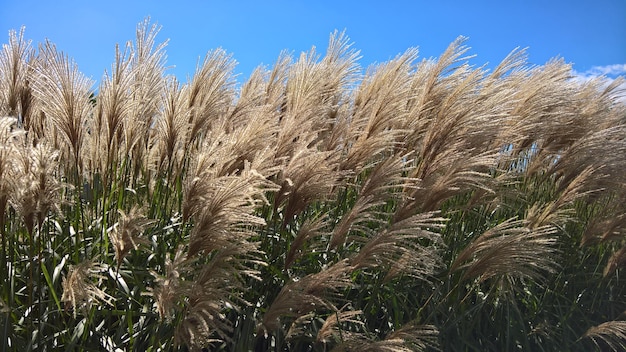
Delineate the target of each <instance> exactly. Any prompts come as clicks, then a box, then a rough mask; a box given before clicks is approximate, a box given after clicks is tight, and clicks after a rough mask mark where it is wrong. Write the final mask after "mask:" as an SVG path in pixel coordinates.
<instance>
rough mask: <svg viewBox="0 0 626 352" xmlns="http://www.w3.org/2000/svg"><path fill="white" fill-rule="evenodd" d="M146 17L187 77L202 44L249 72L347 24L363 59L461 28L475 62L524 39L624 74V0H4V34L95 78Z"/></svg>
mask: <svg viewBox="0 0 626 352" xmlns="http://www.w3.org/2000/svg"><path fill="white" fill-rule="evenodd" d="M146 16H150V17H151V20H152V22H153V23H157V24H159V25H161V26H162V30H161V32H160V34H159V37H158V38H159V39H160V40H161V41H164V40H166V39H169V44H168V47H167V56H168V64H169V65H174V66H176V67H175V68H173V69H171V70H170V71H169V72H170V73H172V74H175V75H177V76H178V77H179V78H180V79H181V80H183V81H186V77H187V76H188V75H191V74H193V72H194V69H195V65H196V63H197V61H198V59H199V58H203V57H204V55H205V54H206V52H207V51H208V50H211V49H214V48H217V47H221V48H223V49H225V50H226V51H228V52H229V53H231V54H232V55H233V57H234V58H235V59H236V60H237V61H238V62H239V64H238V66H237V69H236V72H238V73H241V74H242V77H245V76H247V75H249V74H250V72H251V71H252V70H253V69H254V68H255V67H256V66H258V65H259V64H266V65H271V64H273V62H274V61H275V59H276V58H277V57H278V55H279V53H280V52H281V51H282V50H283V49H286V50H289V51H291V52H293V53H294V54H296V55H297V54H299V53H300V52H302V51H307V50H309V49H310V48H311V46H312V45H315V46H316V47H317V48H318V49H319V50H320V51H322V52H323V51H324V49H325V47H326V44H327V41H328V38H329V34H330V33H331V32H332V31H333V30H335V29H339V30H343V29H345V30H346V33H347V34H348V36H349V37H350V38H351V40H352V41H353V42H354V47H355V48H357V49H359V50H360V51H361V55H362V59H361V61H360V62H361V65H362V66H368V65H369V64H371V63H374V62H381V61H385V60H388V59H390V58H392V57H394V56H396V55H397V54H399V53H402V52H404V51H405V50H406V49H407V48H409V47H418V48H419V50H420V56H421V57H425V58H429V57H436V56H439V54H441V52H442V51H443V50H444V49H445V48H446V47H447V46H448V44H449V43H450V42H451V41H452V40H454V39H455V38H456V37H457V36H459V35H463V36H467V37H469V41H468V42H467V45H468V46H470V47H471V48H472V49H471V51H470V53H471V54H476V55H477V57H476V58H475V59H473V61H472V62H473V63H475V64H484V63H489V64H490V66H493V65H495V64H496V63H498V62H499V61H500V60H501V59H502V58H504V57H505V56H506V55H507V54H508V53H509V52H510V51H511V50H512V49H514V48H515V47H518V46H520V47H529V56H530V60H529V61H530V62H531V63H535V64H543V63H545V62H546V61H548V60H549V59H550V58H552V57H556V56H559V57H563V58H564V59H565V60H566V61H567V62H570V63H573V64H574V69H575V70H576V71H578V72H579V73H584V72H591V70H595V71H596V72H601V71H602V70H603V68H608V67H612V68H613V69H612V72H614V73H617V74H624V73H626V72H624V71H626V0H596V1H592V0H586V1H581V0H570V1H550V0H543V1H542V0H528V1H521V0H508V1H506V0H502V1H495V0H489V1H487V0H480V1H450V0H443V1H435V0H428V1H422V0H415V1H408V0H407V1H393V0H386V1H382V0H381V1H367V0H361V1H340V0H335V1H327V0H318V1H313V0H311V1H279V0H266V1H260V0H259V1H229V0H220V1H212V0H205V1H192V0H178V1H169V2H166V1H157V0H153V1H133V0H126V1H118V0H112V1H94V0H82V1H63V0H58V1H50V0H48V1H32V0H0V29H2V31H3V33H2V36H1V37H0V38H1V39H0V42H1V43H6V42H7V40H8V31H9V30H10V29H19V28H20V27H21V26H26V32H25V36H26V38H28V39H31V40H33V43H35V44H36V43H39V42H42V41H43V40H44V39H45V38H48V39H49V40H50V41H52V42H53V43H55V44H56V45H57V48H58V49H59V50H62V51H63V52H65V53H66V54H68V55H69V56H70V57H72V58H74V60H75V61H76V62H77V63H78V65H79V68H80V70H81V71H82V72H83V73H85V74H86V75H87V76H89V77H91V78H93V79H94V80H99V79H100V78H101V76H102V73H103V72H104V70H105V69H110V66H111V63H112V61H113V57H114V48H115V44H116V43H120V44H124V43H125V42H126V41H128V40H132V39H134V36H135V28H136V26H137V23H139V22H141V21H142V20H143V19H144V18H145V17H146ZM594 67H596V68H595V69H594ZM608 71H609V70H608V69H605V70H604V72H608Z"/></svg>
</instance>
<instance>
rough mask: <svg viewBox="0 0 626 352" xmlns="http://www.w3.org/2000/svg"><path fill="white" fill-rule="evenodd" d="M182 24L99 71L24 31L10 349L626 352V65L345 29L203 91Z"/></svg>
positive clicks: (3, 87) (11, 137) (225, 63)
mask: <svg viewBox="0 0 626 352" xmlns="http://www.w3.org/2000/svg"><path fill="white" fill-rule="evenodd" d="M157 33H158V27H157V26H155V25H152V24H150V23H149V21H147V20H146V21H145V22H143V23H141V24H140V25H139V26H138V29H137V38H136V41H134V42H132V43H130V42H129V44H127V45H126V46H124V47H117V48H116V49H115V56H114V61H113V65H112V66H111V68H109V69H108V70H106V71H105V74H104V76H103V77H102V79H101V81H100V83H99V84H98V86H97V87H95V89H94V84H93V82H91V81H90V80H88V79H87V78H85V77H84V76H83V75H82V74H81V73H80V72H79V71H78V68H77V65H76V64H75V63H74V62H73V61H72V60H70V59H69V58H68V57H67V56H66V55H64V54H63V53H60V52H59V51H57V50H56V48H55V46H54V45H53V44H51V43H49V42H46V43H43V44H40V45H39V46H37V47H36V48H35V47H34V46H33V45H32V44H31V42H30V41H27V40H26V39H25V38H24V33H23V31H20V32H15V31H12V32H10V35H9V41H8V43H7V44H4V45H3V47H2V52H1V53H0V94H1V95H0V115H1V116H2V118H0V232H1V235H2V241H1V242H2V243H1V246H0V252H1V253H0V254H1V255H0V261H1V263H0V267H1V269H0V276H1V281H0V282H1V288H0V329H1V330H2V332H1V333H0V336H2V340H0V344H1V347H0V350H3V351H4V350H16V351H18V350H19V351H29V350H37V351H52V350H55V351H56V350H76V349H81V350H85V351H100V350H117V349H121V350H129V351H130V350H134V351H169V350H190V351H196V350H202V349H205V350H223V351H249V350H254V351H286V350H290V351H330V350H332V351H354V350H357V349H358V350H361V351H421V350H446V351H487V350H490V351H511V350H524V351H531V350H532V351H557V350H558V351H588V350H593V349H594V348H595V349H598V350H611V349H612V350H615V351H618V350H624V348H625V345H626V327H625V326H626V325H625V324H626V316H625V314H624V313H625V312H626V300H625V297H626V281H624V275H620V274H622V273H624V267H625V265H626V237H625V236H626V202H624V199H625V196H626V172H625V167H626V127H625V124H624V123H625V122H626V108H625V106H624V105H623V104H622V103H619V102H618V100H617V97H618V96H619V95H620V94H622V93H623V92H619V91H618V90H617V87H618V85H619V84H620V83H621V81H620V80H617V81H616V83H615V84H612V85H608V86H607V84H606V82H605V81H603V80H602V79H596V80H590V81H587V82H584V83H581V82H579V81H576V80H574V79H572V77H571V72H572V71H571V67H570V66H569V65H567V64H565V63H564V62H563V61H562V60H553V61H550V62H548V63H546V64H545V65H541V66H531V65H528V64H527V63H526V57H525V51H524V50H515V51H513V52H512V53H511V54H510V55H509V56H508V57H506V58H505V59H504V60H503V61H502V63H501V64H500V65H498V66H497V67H496V68H495V69H493V70H487V69H486V68H484V67H474V66H471V65H470V64H469V63H468V59H469V56H468V48H467V47H466V46H464V42H465V39H464V38H459V39H457V40H455V41H454V42H453V43H452V44H450V46H449V47H448V49H447V50H446V51H445V52H444V53H442V54H441V56H440V57H439V58H437V59H430V60H418V52H417V49H409V50H407V51H406V52H405V53H403V54H400V55H398V56H397V57H396V58H394V59H391V60H389V61H387V62H383V63H380V64H377V65H374V66H372V67H369V68H368V69H367V70H362V68H361V67H360V66H359V61H358V60H359V53H358V51H356V50H355V49H354V48H352V46H351V44H350V42H349V40H348V38H347V37H346V36H345V35H344V34H343V33H334V34H333V35H331V38H330V41H329V45H328V48H327V49H326V52H325V54H323V55H321V54H319V53H318V52H317V51H316V50H315V49H314V48H313V49H311V50H310V51H309V52H307V53H302V54H301V55H300V56H297V57H293V56H292V55H290V54H287V53H283V54H281V55H280V56H279V57H278V59H277V61H276V63H275V64H274V65H273V66H272V67H269V68H268V67H259V68H258V69H256V70H255V71H254V72H253V73H252V74H251V76H250V77H249V79H248V80H247V81H245V82H243V83H241V84H239V83H237V81H236V80H235V76H234V75H233V70H234V67H235V64H236V63H235V61H234V59H233V58H232V57H231V56H230V55H228V54H227V53H225V52H224V51H222V50H219V49H218V50H214V51H211V52H209V53H208V54H207V56H206V58H205V59H204V61H202V62H200V64H199V65H198V67H197V70H196V72H195V74H194V75H193V77H191V78H190V80H189V82H187V83H181V82H178V81H177V80H176V79H175V78H174V77H172V76H169V75H166V74H165V72H166V60H165V59H166V56H165V50H164V49H165V44H160V43H159V42H158V41H157V38H156V36H157Z"/></svg>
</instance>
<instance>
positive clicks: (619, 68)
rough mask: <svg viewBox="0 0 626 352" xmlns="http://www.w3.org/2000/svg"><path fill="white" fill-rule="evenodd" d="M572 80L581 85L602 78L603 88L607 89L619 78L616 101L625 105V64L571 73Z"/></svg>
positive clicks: (594, 67) (596, 67)
mask: <svg viewBox="0 0 626 352" xmlns="http://www.w3.org/2000/svg"><path fill="white" fill-rule="evenodd" d="M572 75H573V78H574V79H575V80H577V81H579V82H581V83H583V82H587V81H590V80H592V79H596V78H602V79H603V80H604V83H603V84H602V86H603V87H607V86H608V85H610V84H611V83H613V82H614V81H615V80H616V79H618V77H621V78H622V79H623V80H622V83H621V84H620V85H619V87H618V88H617V92H618V94H619V97H618V100H619V101H620V102H622V103H624V104H626V64H614V65H606V66H593V67H592V68H590V69H589V70H587V71H584V72H578V71H575V70H574V71H572Z"/></svg>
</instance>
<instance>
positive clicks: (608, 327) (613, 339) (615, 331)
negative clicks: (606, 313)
mask: <svg viewBox="0 0 626 352" xmlns="http://www.w3.org/2000/svg"><path fill="white" fill-rule="evenodd" d="M583 337H585V338H589V339H591V341H593V343H594V344H595V345H596V346H597V347H598V348H600V349H602V348H604V347H605V346H606V347H608V348H609V349H610V350H611V351H615V352H617V351H623V350H624V349H626V321H622V320H613V321H607V322H605V323H602V324H600V325H597V326H594V327H591V328H589V330H587V331H586V332H585V334H584V335H583Z"/></svg>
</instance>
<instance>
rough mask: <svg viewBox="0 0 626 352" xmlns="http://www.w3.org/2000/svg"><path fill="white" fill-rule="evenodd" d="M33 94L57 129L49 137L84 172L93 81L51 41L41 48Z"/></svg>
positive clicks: (73, 165) (69, 160)
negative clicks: (85, 144) (87, 123)
mask: <svg viewBox="0 0 626 352" xmlns="http://www.w3.org/2000/svg"><path fill="white" fill-rule="evenodd" d="M40 56H41V59H40V61H41V62H40V64H39V65H37V66H36V69H35V71H36V75H35V81H34V82H33V83H32V86H33V94H34V96H35V97H36V98H37V99H38V100H39V101H40V102H41V111H42V113H43V114H44V115H45V116H46V119H47V121H48V122H49V124H50V125H49V126H50V127H51V128H52V130H53V131H54V134H51V135H49V136H47V137H48V140H49V141H50V142H52V143H54V146H55V147H56V148H58V149H60V151H61V153H62V154H63V160H67V161H68V162H69V163H71V164H70V165H68V166H66V167H75V168H76V170H77V171H79V172H80V171H81V170H82V167H83V164H82V163H83V158H82V156H83V152H84V151H83V148H84V139H85V134H86V131H85V125H86V121H87V118H88V116H89V115H90V114H91V112H92V106H91V102H90V96H91V92H92V91H91V87H92V85H93V82H92V81H91V80H89V79H88V78H86V77H85V76H84V75H82V74H81V73H80V72H79V71H78V66H77V65H76V64H75V63H74V62H73V61H71V60H70V59H69V58H68V57H67V55H65V54H63V53H60V52H58V51H57V50H56V48H55V46H54V45H52V44H51V43H49V42H47V43H46V44H45V45H44V46H42V47H41V48H40Z"/></svg>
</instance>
